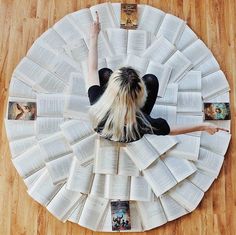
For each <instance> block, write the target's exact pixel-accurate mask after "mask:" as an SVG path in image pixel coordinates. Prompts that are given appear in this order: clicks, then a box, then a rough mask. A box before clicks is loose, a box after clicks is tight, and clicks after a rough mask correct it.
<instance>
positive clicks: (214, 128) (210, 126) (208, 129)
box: [202, 123, 229, 135]
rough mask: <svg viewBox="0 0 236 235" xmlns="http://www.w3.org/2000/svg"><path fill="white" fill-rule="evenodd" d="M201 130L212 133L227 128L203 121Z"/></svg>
mask: <svg viewBox="0 0 236 235" xmlns="http://www.w3.org/2000/svg"><path fill="white" fill-rule="evenodd" d="M202 130H203V131H206V132H207V133H209V134H210V135H214V134H215V133H216V132H218V131H227V132H229V131H228V130H227V129H225V128H221V127H217V126H216V125H213V124H209V123H205V124H203V126H202Z"/></svg>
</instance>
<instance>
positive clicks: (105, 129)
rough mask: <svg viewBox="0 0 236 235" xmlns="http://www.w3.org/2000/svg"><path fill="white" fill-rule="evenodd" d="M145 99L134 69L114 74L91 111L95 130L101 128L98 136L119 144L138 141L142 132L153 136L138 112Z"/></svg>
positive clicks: (149, 127)
mask: <svg viewBox="0 0 236 235" xmlns="http://www.w3.org/2000/svg"><path fill="white" fill-rule="evenodd" d="M146 97H147V92H146V86H145V84H144V82H143V80H142V79H141V78H140V76H139V75H138V73H137V72H136V71H135V70H134V69H133V68H131V67H122V68H120V69H118V70H116V71H114V72H113V73H112V74H111V76H110V78H109V81H108V84H107V88H106V89H105V91H104V93H103V95H102V96H101V97H100V99H99V100H98V101H97V102H96V103H95V104H94V105H92V106H91V108H90V114H91V118H92V122H93V125H94V127H95V129H96V128H98V127H99V126H100V125H102V130H101V132H100V134H101V136H104V137H105V138H109V139H111V140H114V141H121V142H130V141H133V140H137V139H140V138H141V133H140V129H142V128H143V129H145V130H149V131H150V132H152V127H151V124H150V123H149V122H148V121H147V119H146V118H145V116H144V115H143V113H142V112H141V110H140V108H142V107H143V105H144V103H145V101H146ZM140 123H141V125H139V124H140ZM124 127H125V128H124Z"/></svg>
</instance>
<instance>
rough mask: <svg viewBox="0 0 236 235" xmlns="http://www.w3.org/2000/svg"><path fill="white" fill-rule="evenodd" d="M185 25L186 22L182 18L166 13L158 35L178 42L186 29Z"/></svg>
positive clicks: (172, 41)
mask: <svg viewBox="0 0 236 235" xmlns="http://www.w3.org/2000/svg"><path fill="white" fill-rule="evenodd" d="M185 25H186V23H185V22H184V21H183V20H181V19H180V18H178V17H176V16H174V15H171V14H166V15H165V17H164V19H163V21H162V24H161V26H160V29H159V31H158V34H157V36H159V35H163V36H164V37H165V38H166V39H168V40H169V41H170V42H171V43H172V44H176V43H177V42H178V40H179V38H180V36H181V35H182V33H183V31H184V28H185Z"/></svg>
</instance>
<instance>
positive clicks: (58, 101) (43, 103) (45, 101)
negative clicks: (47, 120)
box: [37, 94, 66, 117]
mask: <svg viewBox="0 0 236 235" xmlns="http://www.w3.org/2000/svg"><path fill="white" fill-rule="evenodd" d="M65 99H66V97H65V95H62V94H37V115H38V116H39V117H40V116H41V117H62V116H63V112H64V106H65Z"/></svg>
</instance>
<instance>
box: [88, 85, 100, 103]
mask: <svg viewBox="0 0 236 235" xmlns="http://www.w3.org/2000/svg"><path fill="white" fill-rule="evenodd" d="M101 95H102V88H101V86H99V85H92V86H90V87H89V88H88V97H89V102H90V104H91V105H93V104H94V103H96V101H97V100H98V98H99V97H100V96H101Z"/></svg>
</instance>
